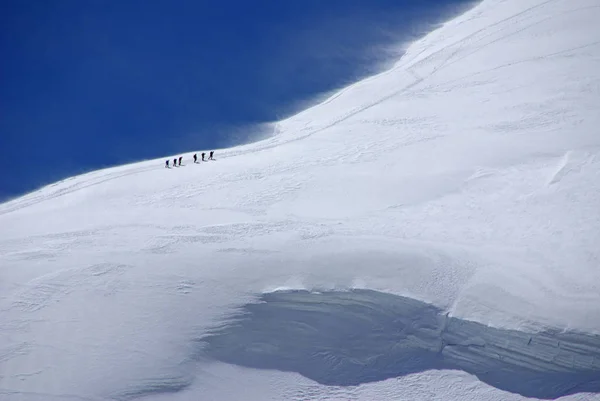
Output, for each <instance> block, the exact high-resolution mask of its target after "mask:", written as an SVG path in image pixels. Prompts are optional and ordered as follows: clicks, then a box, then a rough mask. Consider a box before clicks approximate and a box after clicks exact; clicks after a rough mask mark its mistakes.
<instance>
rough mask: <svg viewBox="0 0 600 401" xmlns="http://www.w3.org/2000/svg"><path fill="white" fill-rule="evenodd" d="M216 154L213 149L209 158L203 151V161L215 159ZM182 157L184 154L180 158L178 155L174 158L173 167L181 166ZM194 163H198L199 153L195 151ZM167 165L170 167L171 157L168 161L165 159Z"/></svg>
mask: <svg viewBox="0 0 600 401" xmlns="http://www.w3.org/2000/svg"><path fill="white" fill-rule="evenodd" d="M214 154H215V151H214V150H211V151H210V153H209V154H208V159H207V158H206V153H204V152H202V153H201V156H202V161H203V162H205V161H208V160H215V159H214V158H213V156H214ZM182 159H183V156H179V158H177V157H176V158H174V159H173V167H177V166H181V160H182ZM177 162H179V164H177ZM194 163H198V154H197V153H194ZM165 167H166V168H170V167H169V159H167V161H165Z"/></svg>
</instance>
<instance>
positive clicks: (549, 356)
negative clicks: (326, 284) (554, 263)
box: [201, 290, 600, 399]
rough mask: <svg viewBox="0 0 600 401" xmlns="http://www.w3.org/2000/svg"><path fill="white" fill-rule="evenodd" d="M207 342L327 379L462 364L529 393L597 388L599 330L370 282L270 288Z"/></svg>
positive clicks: (239, 359) (230, 357)
mask: <svg viewBox="0 0 600 401" xmlns="http://www.w3.org/2000/svg"><path fill="white" fill-rule="evenodd" d="M201 342H202V345H203V351H202V352H203V354H204V355H206V356H208V357H211V358H214V359H216V360H220V361H223V362H227V363H231V364H236V365H241V366H246V367H251V368H259V369H275V370H280V371H289V372H298V373H300V374H301V375H303V376H305V377H307V378H309V379H312V380H314V381H316V382H319V383H321V384H325V385H335V386H353V385H358V384H361V383H368V382H375V381H381V380H385V379H388V378H393V377H399V376H403V375H407V374H410V373H416V372H422V371H425V370H430V369H459V370H463V371H465V372H467V373H470V374H473V375H475V376H477V377H478V378H479V379H480V380H481V381H483V382H485V383H487V384H489V385H491V386H494V387H496V388H498V389H501V390H505V391H509V392H511V393H518V394H521V395H523V396H527V397H536V398H547V399H552V398H558V397H561V396H564V395H568V394H573V393H578V392H600V336H598V335H588V334H582V333H568V332H562V331H559V330H548V331H544V332H539V333H535V334H530V333H525V332H520V331H516V330H501V329H495V328H491V327H488V326H485V325H483V324H479V323H475V322H470V321H466V320H461V319H458V318H453V317H448V316H447V315H445V314H444V313H442V311H441V310H440V309H438V308H436V307H434V306H431V305H429V304H426V303H423V302H420V301H416V300H414V299H410V298H405V297H400V296H396V295H391V294H385V293H381V292H377V291H371V290H352V291H347V292H339V291H331V292H322V293H313V292H308V291H289V292H274V293H268V294H264V295H262V296H261V297H260V302H258V303H250V304H246V305H244V306H243V307H241V309H240V310H239V313H238V314H237V315H236V316H234V317H233V318H232V319H231V320H230V321H228V322H226V323H225V324H224V325H223V326H222V327H220V328H217V329H215V330H214V331H213V332H212V333H210V334H209V335H207V336H205V337H204V338H202V339H201Z"/></svg>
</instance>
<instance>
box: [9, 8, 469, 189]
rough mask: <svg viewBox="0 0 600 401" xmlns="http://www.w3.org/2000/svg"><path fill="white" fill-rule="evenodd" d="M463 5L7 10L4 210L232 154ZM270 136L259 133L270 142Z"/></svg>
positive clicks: (392, 55) (395, 54) (396, 53)
mask: <svg viewBox="0 0 600 401" xmlns="http://www.w3.org/2000/svg"><path fill="white" fill-rule="evenodd" d="M469 4H471V3H469V2H467V1H464V0H379V1H378V0H374V1H369V0H360V1H359V0H303V1H295V0H287V1H282V0H270V1H267V0H255V1H241V0H220V1H214V0H206V1H202V0H196V1H192V0H189V1H188V0H173V1H167V0H150V1H147V0H122V1H117V0H5V1H3V2H2V4H1V5H0V11H1V12H0V32H1V35H0V51H1V54H2V61H1V64H0V65H1V69H0V88H1V89H0V90H1V92H0V107H1V110H0V113H1V114H0V117H1V118H0V168H1V170H0V171H1V173H0V199H8V198H10V197H14V196H16V195H19V194H22V193H25V192H27V191H31V190H33V189H35V188H37V187H39V186H41V185H45V184H48V183H51V182H53V181H56V180H59V179H62V178H65V177H68V176H72V175H74V174H78V173H82V172H85V171H90V170H94V169H98V168H101V167H106V166H111V165H117V164H123V163H127V162H131V161H136V160H143V159H149V158H155V157H161V156H166V155H169V154H173V153H179V152H191V151H194V150H199V149H210V148H216V147H222V146H229V145H232V144H236V143H241V142H245V141H249V140H252V139H253V138H256V137H257V136H258V135H264V134H266V133H264V132H261V130H264V126H265V125H264V124H263V123H268V122H271V121H275V120H278V119H281V118H282V117H286V116H288V115H291V114H293V113H294V112H296V111H299V110H300V109H301V108H302V107H304V106H306V105H307V103H308V102H310V101H311V100H314V99H315V98H318V96H319V94H323V93H325V92H328V91H331V90H333V89H335V88H339V87H342V86H344V85H346V84H348V83H350V82H354V81H356V80H358V79H360V78H362V77H364V76H368V75H371V74H373V73H375V72H377V71H379V70H381V69H382V68H385V65H386V62H390V61H394V60H396V59H397V58H399V57H400V55H401V47H400V46H399V45H400V44H402V43H403V42H406V41H407V40H410V39H411V38H415V37H418V36H420V35H421V34H423V33H424V32H425V31H428V30H430V29H431V24H434V23H439V22H442V21H443V20H444V19H446V18H448V17H449V16H451V15H454V14H457V13H458V12H459V11H461V10H464V9H465V7H466V6H468V5H469ZM261 127H263V128H261Z"/></svg>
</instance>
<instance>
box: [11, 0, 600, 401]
mask: <svg viewBox="0 0 600 401" xmlns="http://www.w3.org/2000/svg"><path fill="white" fill-rule="evenodd" d="M599 18H600V5H598V4H597V2H596V1H595V0H577V1H571V0H553V1H541V0H518V1H517V0H504V1H502V0H484V1H483V2H482V3H481V4H479V5H477V6H475V7H474V8H473V9H471V10H470V11H468V12H467V13H465V14H464V15H462V16H460V17H458V18H456V19H454V20H452V21H450V22H448V23H446V24H445V25H444V26H443V27H441V28H440V29H438V30H436V31H434V32H432V33H431V34H429V35H428V36H426V37H425V38H423V39H422V40H419V41H417V42H416V43H414V44H412V45H411V46H410V47H409V48H408V51H407V53H406V55H405V56H404V57H402V59H401V60H399V61H398V63H397V64H396V65H395V66H394V68H392V69H391V70H389V71H386V72H384V73H382V74H379V75H377V76H374V77H371V78H369V79H366V80H364V81H361V82H358V83H356V84H354V85H352V86H350V87H348V88H345V89H344V90H342V91H340V92H339V93H337V94H336V95H335V96H332V97H331V98H330V99H328V100H327V101H325V102H323V103H322V104H319V105H317V106H315V107H312V108H310V109H308V110H306V111H304V112H302V113H300V114H298V115H296V116H294V117H292V118H289V119H287V120H285V121H281V122H279V123H278V124H277V125H276V134H275V135H274V136H273V137H272V138H270V139H267V140H264V141H260V142H257V143H254V144H251V145H246V146H241V147H237V148H232V149H224V150H222V151H218V152H217V153H216V158H217V160H216V161H215V162H206V163H202V164H193V163H192V162H191V161H190V157H186V161H187V164H186V165H185V166H183V167H180V168H173V169H165V168H164V167H163V163H164V161H163V160H153V161H147V162H143V163H137V164H133V165H127V166H121V167H116V168H111V169H106V170H101V171H96V172H92V173H89V174H84V175H81V176H77V177H73V178H71V179H68V180H64V181H62V182H59V183H56V184H53V185H50V186H48V187H45V188H42V189H41V190H39V191H36V192H34V193H31V194H29V195H27V196H24V197H21V198H19V199H16V200H13V201H11V202H7V203H4V204H2V205H0V227H1V229H0V265H1V270H0V272H1V273H0V326H1V330H0V399H10V400H13V399H15V400H17V399H23V400H30V399H31V400H36V399H43V400H54V399H86V400H88V399H94V400H96V399H129V398H136V397H148V399H163V398H164V399H190V400H191V399H244V400H251V399H256V400H263V399H365V400H375V399H381V400H383V399H386V400H387V399H411V400H419V399H423V400H425V399H453V398H459V399H462V400H468V399H515V400H516V399H522V398H523V397H522V395H521V394H524V393H526V392H519V391H517V390H514V391H512V393H511V392H510V391H511V390H510V389H508V390H507V389H506V388H505V387H502V386H500V385H495V384H494V383H492V382H491V381H486V380H485V378H481V377H480V378H481V380H482V381H480V380H479V379H478V378H477V376H476V375H477V372H476V373H475V374H476V375H474V376H472V375H471V374H469V373H473V372H472V371H469V370H467V371H469V373H465V372H463V371H462V370H422V371H415V372H412V373H410V374H405V375H404V374H403V375H401V376H399V377H393V376H392V377H391V378H386V379H381V380H367V379H365V380H364V381H363V382H362V384H360V385H358V386H344V385H334V386H327V385H324V384H320V383H318V382H316V381H314V380H311V379H309V378H307V377H306V375H304V376H303V375H302V372H301V371H300V370H298V371H294V370H293V369H292V370H287V371H284V370H285V369H281V370H261V369H253V368H248V367H242V366H247V365H248V364H246V365H245V364H244V363H241V362H239V361H231V362H232V363H234V364H227V363H222V362H218V361H216V360H215V359H219V358H218V357H217V358H213V357H209V356H208V355H206V353H205V348H206V343H205V340H206V336H207V334H209V333H214V328H215V327H221V328H225V330H226V333H227V330H228V329H227V327H228V326H227V322H228V318H230V317H231V316H235V314H236V313H237V312H236V311H238V310H239V309H238V308H247V306H244V305H246V304H252V303H254V302H256V301H257V299H259V298H260V297H261V296H262V295H261V294H265V293H270V292H273V291H275V290H292V289H307V290H309V291H321V292H323V291H334V294H337V293H336V292H335V291H338V292H339V291H344V290H348V289H351V288H364V289H370V290H375V291H376V292H378V293H379V292H385V293H388V294H396V295H401V296H404V297H408V298H411V299H414V300H418V301H422V302H425V303H427V304H431V305H432V306H433V307H435V308H439V309H440V310H442V311H444V312H445V313H448V314H449V316H451V317H454V318H457V319H462V320H466V321H474V322H479V323H483V324H484V325H487V327H489V328H490V329H491V328H495V329H498V330H508V329H510V330H512V331H511V333H520V334H515V335H514V336H513V337H511V338H512V339H510V338H509V337H507V340H506V342H507V344H510V346H508V347H507V348H508V349H512V350H514V349H528V348H526V346H525V345H523V344H520V343H519V344H517V343H518V341H520V340H518V339H516V338H526V337H527V336H536V335H537V334H536V333H538V332H544V331H545V330H548V329H550V330H559V331H560V330H566V331H571V330H575V331H577V332H579V333H581V335H583V336H586V337H585V338H586V340H585V341H589V342H590V345H589V347H590V348H589V350H590V351H589V352H588V355H593V354H594V353H597V352H598V349H600V340H599V339H598V336H597V335H598V334H600V269H599V267H600V208H599V207H598V205H600V157H599V154H600V137H599V135H598V127H599V126H600V113H598V110H600V27H598V26H597V21H598V20H599ZM171 158H172V157H171ZM338 296H339V295H335V297H338ZM375 299H378V298H375ZM368 302H370V303H371V304H372V305H374V308H375V309H378V308H383V307H384V305H383V304H379V303H378V302H379V301H377V300H371V301H368ZM298 305H299V304H294V303H292V304H291V305H288V306H287V307H288V308H290V309H289V310H297V309H298V308H299V306H298ZM332 305H333V306H330V307H332V308H333V307H336V308H337V307H339V305H337V304H335V303H334V304H332ZM267 307H269V308H270V307H271V306H270V305H269V304H267ZM275 307H276V305H275ZM345 310H346V309H343V310H342V311H345ZM321 312H322V310H321ZM321 312H319V309H318V308H317V310H316V311H315V310H312V312H311V313H308V314H304V315H301V316H302V318H297V319H296V320H294V319H292V318H291V317H290V316H287V318H289V319H291V320H288V321H286V322H287V323H289V324H295V325H297V327H298V329H297V330H296V331H294V332H293V333H295V334H294V335H291V336H289V337H290V338H289V340H290V341H291V342H293V343H294V344H295V345H299V344H302V343H303V341H306V340H307V339H309V338H310V339H313V340H314V339H315V338H317V337H314V336H312V337H309V334H310V333H313V332H315V333H327V336H333V338H334V339H335V338H337V337H336V336H341V335H342V330H344V329H343V327H345V326H344V325H343V324H342V323H341V322H343V321H346V322H351V323H352V325H350V327H356V325H357V324H359V322H365V321H367V322H370V323H369V324H372V323H374V322H373V321H370V320H369V319H371V318H370V316H371V315H370V314H366V315H363V314H360V313H358V312H352V313H349V314H348V315H346V314H345V312H344V313H340V314H339V315H336V316H331V315H330V316H329V318H330V320H331V321H332V322H339V324H332V325H331V326H332V327H329V326H328V328H327V329H326V328H325V326H323V325H324V324H326V323H327V322H326V321H323V319H316V318H314V316H318V315H315V314H314V313H321ZM267 313H271V312H267ZM398 313H402V312H398ZM343 319H350V320H343ZM399 321H402V318H400V317H399ZM260 322H263V321H261V320H256V322H254V323H253V321H252V320H250V323H249V326H248V327H253V328H254V329H253V330H257V332H256V333H254V334H260V336H258V337H259V338H261V339H265V344H261V345H260V347H268V346H269V338H270V336H272V337H273V339H274V338H275V337H276V335H275V334H276V332H278V330H280V328H279V327H277V324H271V325H267V324H262V325H259V323H260ZM282 324H283V323H282ZM414 324H419V325H420V324H424V322H415V323H414ZM223 325H224V326H223ZM384 326H385V325H384ZM368 327H370V326H368ZM381 327H383V326H381ZM394 327H395V326H394ZM478 327H479V326H478ZM346 330H347V329H346ZM350 330H351V329H350ZM436 330H437V329H436ZM486 330H487V329H486ZM498 332H499V331H497V332H496V331H495V332H494V333H498ZM489 333H491V331H486V332H485V333H484V334H477V335H475V334H473V333H471V334H466V335H467V337H469V336H470V337H469V338H468V339H467V340H465V341H467V343H465V344H470V345H473V346H480V347H482V349H483V350H484V351H483V352H484V354H483V355H482V356H481V355H480V356H481V357H482V358H489V355H488V354H486V351H485V350H489V349H491V343H490V341H495V340H493V339H494V338H498V335H496V334H494V335H493V336H491V335H490V334H489ZM460 335H461V336H462V335H463V333H462V332H461V334H460ZM473 336H474V337H473ZM250 337H251V336H249V338H250ZM224 338H225V337H224ZM390 338H392V340H391V342H392V343H395V342H396V341H399V340H397V339H396V338H395V337H393V336H392V337H390ZM421 340H422V339H421V338H420V337H418V335H417V337H416V340H415V341H417V342H420V341H421ZM219 341H221V340H219ZM222 341H225V340H222ZM319 341H325V340H319ZM403 341H404V340H403ZM453 341H454V340H453ZM461 341H462V340H461ZM510 341H514V346H513V344H512V343H510ZM328 344H329V343H328ZM399 344H400V343H399ZM290 345H291V344H290ZM310 345H311V346H314V345H315V344H310ZM317 345H319V344H317ZM486 345H487V347H486ZM248 346H256V344H254V343H253V344H250V343H249V344H248ZM320 346H322V347H323V348H324V352H325V354H326V358H334V359H333V360H335V361H337V362H340V363H341V362H344V363H345V362H348V361H352V360H354V359H355V358H358V356H356V355H347V356H346V357H345V358H346V359H343V358H342V360H341V361H340V360H339V358H340V357H339V350H333V349H331V346H330V345H328V347H329V348H326V347H325V345H324V344H320ZM579 346H580V345H578V344H575V345H573V347H574V348H577V347H579ZM260 347H259V349H258V351H256V352H257V355H258V356H257V358H259V361H260V358H264V357H266V356H267V355H270V356H272V357H273V358H275V362H277V363H280V362H281V360H282V359H281V358H284V355H283V353H282V352H279V351H278V350H275V351H273V350H271V349H268V348H260ZM392 347H393V345H392ZM467 348H468V347H467ZM382 349H385V347H383V346H382V345H381V344H379V345H377V344H376V345H374V346H373V348H370V349H367V350H365V353H364V354H363V355H362V356H361V358H366V359H361V361H363V362H361V363H366V364H367V365H368V366H369V369H370V370H372V369H373V368H377V367H378V366H379V365H377V361H378V358H379V356H381V355H383V354H385V351H381V350H382ZM470 349H471V350H473V348H470ZM550 349H551V351H548V352H549V354H547V355H546V356H544V358H546V359H548V358H549V359H548V361H550V362H547V363H549V364H550V365H551V366H558V365H557V363H558V362H557V361H558V360H559V359H560V358H563V357H567V358H575V356H573V355H574V354H572V353H569V352H571V351H570V350H568V349H564V348H562V349H561V348H560V344H557V345H556V346H554V345H552V346H551V347H550ZM553 350H554V351H553ZM351 351H352V350H351ZM299 352H308V348H305V349H303V348H300V351H299ZM352 352H353V351H352ZM381 352H383V354H382V353H381ZM544 352H546V351H544ZM460 355H463V354H460ZM460 355H459V357H461V356H460ZM583 355H584V356H585V353H583ZM278 358H280V359H278ZM335 358H338V359H335ZM353 358H354V359H353ZM415 358H417V357H415ZM461 358H462V357H461ZM532 358H533V359H534V360H539V358H542V357H541V356H540V355H538V354H535V355H532ZM365 360H366V361H367V362H364V361H365ZM486 360H487V359H486ZM572 360H573V361H575V359H572ZM373 361H374V362H373ZM236 363H237V364H238V365H241V366H236V365H235V364H236ZM544 363H546V362H544ZM576 365H577V366H579V365H580V366H582V369H587V372H588V373H589V372H592V374H593V373H594V372H600V368H599V367H598V361H597V359H594V358H592V359H589V360H586V359H585V358H584V359H581V360H580V359H578V360H577V363H575V362H573V363H571V366H573V367H574V366H576ZM277 366H279V365H277ZM336 366H339V364H338V365H336ZM342 366H343V365H342ZM531 366H532V365H531V364H529V365H528V364H525V365H523V368H524V369H530V368H531ZM459 368H460V367H459ZM298 372H299V373H298ZM343 372H344V371H343V369H342V373H343ZM479 373H481V372H479ZM542 373H543V372H542ZM599 375H600V373H599ZM544 377H545V376H544ZM563 384H564V383H563ZM599 391H600V390H599ZM573 392H574V394H573V395H569V396H567V397H565V399H600V397H599V396H598V394H585V393H580V392H578V391H576V388H575V390H574V391H573ZM568 393H569V392H568V391H564V394H568ZM529 395H530V394H529ZM539 396H540V397H541V396H544V395H543V394H542V393H540V395H539Z"/></svg>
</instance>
